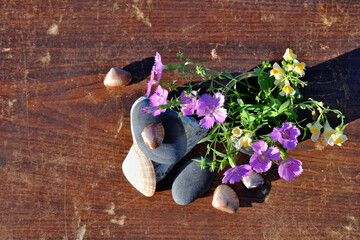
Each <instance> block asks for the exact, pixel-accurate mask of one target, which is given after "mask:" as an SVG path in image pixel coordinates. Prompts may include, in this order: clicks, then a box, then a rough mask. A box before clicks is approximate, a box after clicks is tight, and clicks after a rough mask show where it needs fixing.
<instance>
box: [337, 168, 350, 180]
mask: <svg viewBox="0 0 360 240" xmlns="http://www.w3.org/2000/svg"><path fill="white" fill-rule="evenodd" d="M338 171H339V173H340V175H341V176H342V178H343V179H344V180H345V182H346V183H348V181H347V180H346V178H345V177H344V174H342V172H341V171H340V168H339V167H338Z"/></svg>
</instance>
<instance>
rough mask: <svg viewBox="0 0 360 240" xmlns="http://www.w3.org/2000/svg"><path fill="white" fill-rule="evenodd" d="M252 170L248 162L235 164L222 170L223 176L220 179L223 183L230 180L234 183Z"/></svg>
mask: <svg viewBox="0 0 360 240" xmlns="http://www.w3.org/2000/svg"><path fill="white" fill-rule="evenodd" d="M251 172H252V169H251V166H250V165H249V164H245V165H240V166H235V167H233V168H230V169H228V170H226V171H225V172H224V178H223V180H222V183H223V184H226V183H227V182H230V183H231V184H234V183H236V182H240V181H241V179H243V178H244V177H246V176H248V175H249V174H250V173H251Z"/></svg>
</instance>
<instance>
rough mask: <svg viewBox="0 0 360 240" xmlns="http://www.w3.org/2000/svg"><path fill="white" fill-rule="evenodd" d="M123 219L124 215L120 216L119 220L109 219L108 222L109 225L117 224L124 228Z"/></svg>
mask: <svg viewBox="0 0 360 240" xmlns="http://www.w3.org/2000/svg"><path fill="white" fill-rule="evenodd" d="M125 219H126V216H125V215H122V216H121V217H120V219H116V218H113V219H110V222H111V223H114V224H118V225H120V226H124V224H125Z"/></svg>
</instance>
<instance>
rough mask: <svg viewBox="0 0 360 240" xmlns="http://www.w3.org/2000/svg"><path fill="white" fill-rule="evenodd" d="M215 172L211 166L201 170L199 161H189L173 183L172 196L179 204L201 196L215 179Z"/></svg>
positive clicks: (187, 202)
mask: <svg viewBox="0 0 360 240" xmlns="http://www.w3.org/2000/svg"><path fill="white" fill-rule="evenodd" d="M214 175H215V174H214V172H210V171H209V168H208V167H206V168H205V169H203V170H201V167H200V165H199V163H198V162H196V161H194V160H189V161H187V162H186V163H185V164H184V165H183V166H182V167H181V168H180V170H179V172H178V173H177V175H176V177H175V180H174V182H173V184H172V196H173V199H174V201H175V202H176V203H177V204H179V205H187V204H189V203H191V202H193V201H195V200H196V199H197V198H199V197H201V196H202V195H203V194H204V193H205V192H206V191H207V190H208V189H209V188H210V187H211V184H212V182H213V180H214Z"/></svg>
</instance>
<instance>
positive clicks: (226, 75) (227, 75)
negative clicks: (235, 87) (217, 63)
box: [221, 72, 233, 79]
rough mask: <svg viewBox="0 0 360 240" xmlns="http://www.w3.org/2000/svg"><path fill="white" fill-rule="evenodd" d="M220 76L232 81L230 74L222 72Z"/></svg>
mask: <svg viewBox="0 0 360 240" xmlns="http://www.w3.org/2000/svg"><path fill="white" fill-rule="evenodd" d="M221 75H222V76H224V77H227V78H230V79H233V76H232V75H231V74H230V73H227V72H222V73H221Z"/></svg>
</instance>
